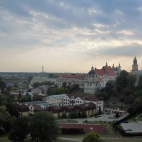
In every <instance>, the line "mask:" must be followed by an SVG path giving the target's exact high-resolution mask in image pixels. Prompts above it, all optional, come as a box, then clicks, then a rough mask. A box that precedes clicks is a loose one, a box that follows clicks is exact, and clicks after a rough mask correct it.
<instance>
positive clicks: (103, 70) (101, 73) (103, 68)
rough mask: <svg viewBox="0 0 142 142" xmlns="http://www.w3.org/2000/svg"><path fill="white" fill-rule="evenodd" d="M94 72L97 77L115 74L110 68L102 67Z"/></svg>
mask: <svg viewBox="0 0 142 142" xmlns="http://www.w3.org/2000/svg"><path fill="white" fill-rule="evenodd" d="M95 71H96V72H97V74H98V75H99V76H103V75H105V74H106V73H107V74H108V75H109V76H115V73H114V71H113V70H112V68H111V67H110V66H103V67H102V69H96V68H95Z"/></svg>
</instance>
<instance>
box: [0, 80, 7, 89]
mask: <svg viewBox="0 0 142 142" xmlns="http://www.w3.org/2000/svg"><path fill="white" fill-rule="evenodd" d="M5 88H6V84H5V83H4V81H2V80H0V89H1V91H4V89H5Z"/></svg>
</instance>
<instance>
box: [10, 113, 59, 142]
mask: <svg viewBox="0 0 142 142" xmlns="http://www.w3.org/2000/svg"><path fill="white" fill-rule="evenodd" d="M28 134H30V135H31V138H32V141H34V142H38V141H39V142H53V141H55V140H56V139H57V137H58V135H59V134H60V128H59V126H58V124H57V122H56V120H55V118H54V117H53V116H52V115H51V114H50V113H46V112H39V113H35V114H34V115H33V116H32V117H31V118H29V117H18V119H17V120H16V121H15V122H14V124H13V126H12V129H11V131H10V135H9V140H11V141H13V142H17V141H18V142H23V141H24V140H25V139H26V137H27V135H28Z"/></svg>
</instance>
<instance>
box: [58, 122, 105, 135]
mask: <svg viewBox="0 0 142 142" xmlns="http://www.w3.org/2000/svg"><path fill="white" fill-rule="evenodd" d="M59 126H60V128H65V129H70V128H76V129H83V130H84V131H85V132H90V131H92V130H93V131H95V132H96V133H98V134H106V127H105V126H102V125H100V124H98V125H96V124H65V123H64V124H63V123H59Z"/></svg>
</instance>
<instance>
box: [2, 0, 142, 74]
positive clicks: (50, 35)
mask: <svg viewBox="0 0 142 142" xmlns="http://www.w3.org/2000/svg"><path fill="white" fill-rule="evenodd" d="M0 19H1V22H0V57H1V60H0V72H40V71H41V68H42V66H44V71H45V72H80V73H87V72H88V71H89V70H90V68H91V67H92V65H93V66H94V67H96V68H98V69H99V68H102V66H104V65H105V64H106V62H107V63H108V65H109V66H112V65H113V64H114V65H115V66H118V65H119V63H120V65H121V67H122V68H121V69H122V70H123V69H124V70H127V71H128V72H130V71H131V70H132V64H133V59H134V57H135V56H136V57H137V61H138V66H139V67H138V69H139V70H141V69H142V56H141V55H142V38H141V37H142V33H141V29H142V26H141V23H142V2H141V1H139V0H125V1H122V0H115V1H113V0H102V1H99V0H82V1H69V0H42V1H39V0H24V1H19V0H13V1H12V2H11V1H10V0H7V1H5V0H1V1H0Z"/></svg>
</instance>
